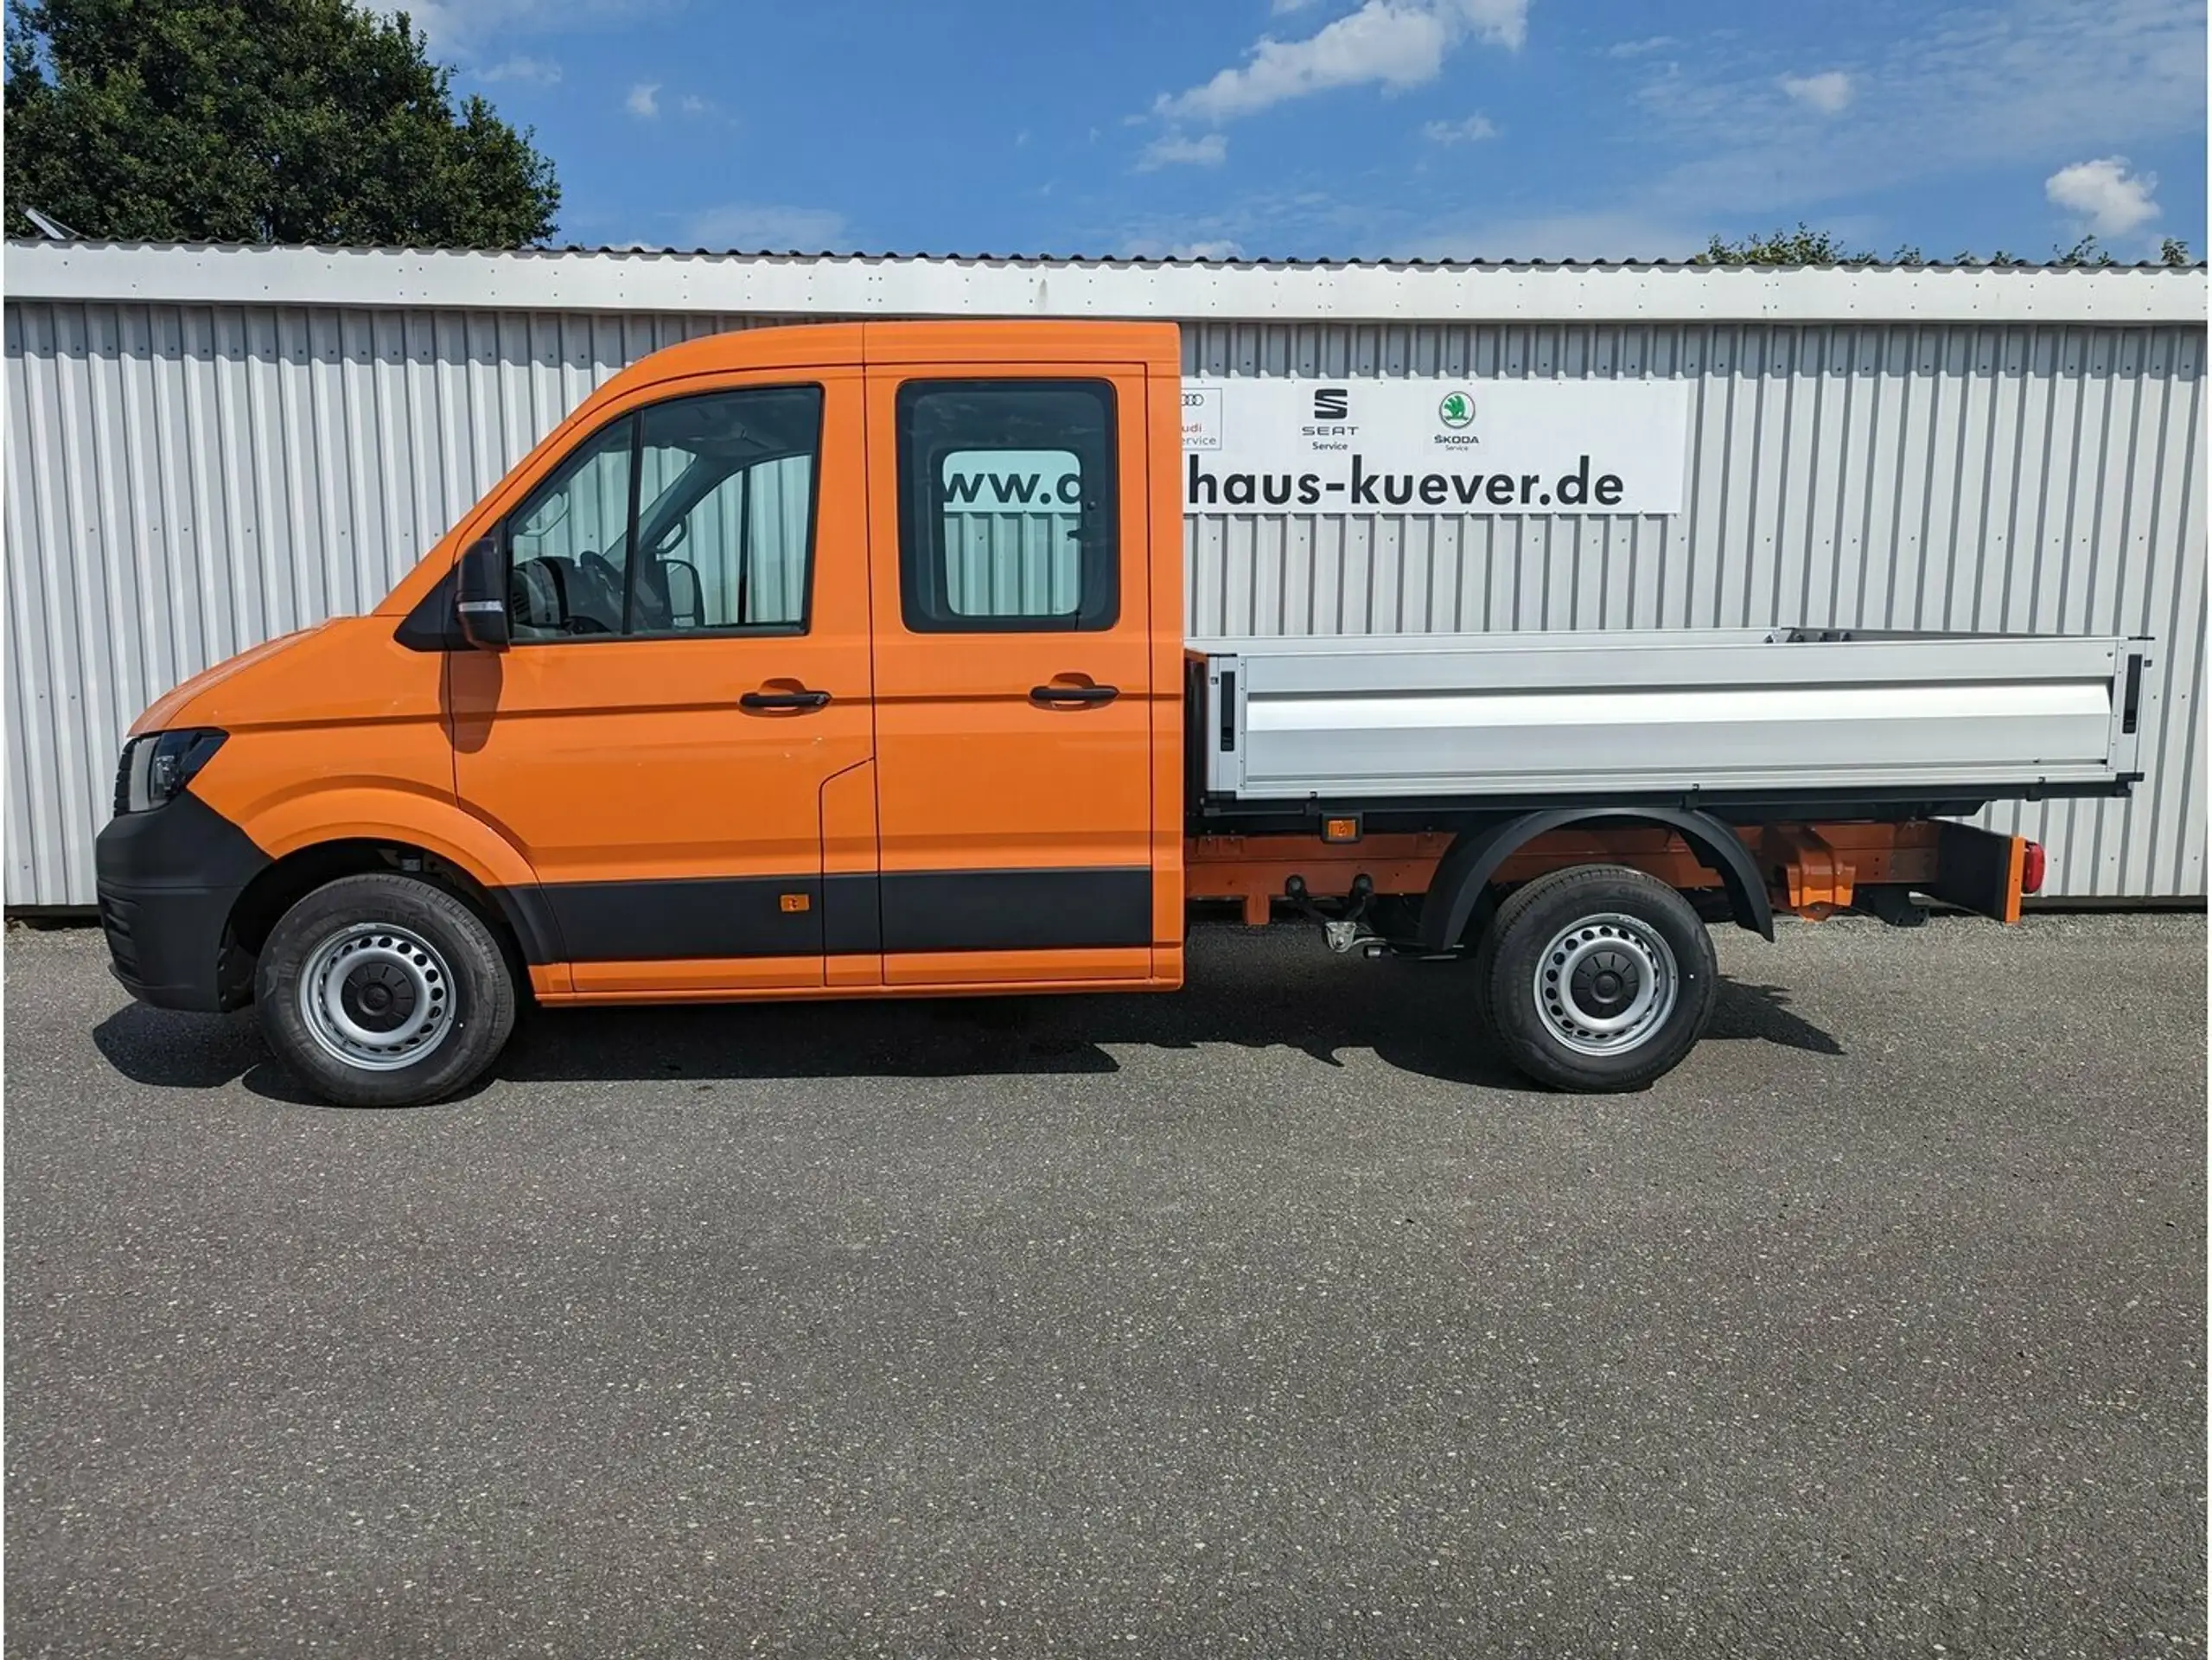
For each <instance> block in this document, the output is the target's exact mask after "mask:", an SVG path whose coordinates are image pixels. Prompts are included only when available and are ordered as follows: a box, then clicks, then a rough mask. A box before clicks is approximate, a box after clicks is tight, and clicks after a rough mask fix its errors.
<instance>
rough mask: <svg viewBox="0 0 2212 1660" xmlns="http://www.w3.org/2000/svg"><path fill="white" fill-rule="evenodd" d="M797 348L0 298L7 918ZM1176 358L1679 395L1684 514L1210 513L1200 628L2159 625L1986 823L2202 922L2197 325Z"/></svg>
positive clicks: (1453, 340) (1265, 350) (2099, 881)
mask: <svg viewBox="0 0 2212 1660" xmlns="http://www.w3.org/2000/svg"><path fill="white" fill-rule="evenodd" d="M14 258H15V255H14V253H13V252H12V251H11V259H14ZM2074 280H2075V281H2079V282H2086V281H2091V280H2094V279H2092V278H2082V277H2077V278H2075V279H2074ZM2164 280H2173V279H2171V278H2167V279H2164ZM10 286H11V290H12V289H14V287H15V272H14V271H13V269H11V271H10ZM2200 303H2201V302H2200ZM798 320H800V318H798V317H795V316H787V317H777V316H761V315H756V314H755V315H746V316H738V315H730V314H704V313H685V314H662V315H636V314H631V315H620V314H613V313H605V312H597V313H586V312H566V313H563V312H542V311H527V312H526V311H503V310H432V309H400V308H398V307H396V306H395V307H392V308H389V309H379V308H373V307H368V306H315V307H309V306H277V305H265V304H230V303H217V304H198V303H194V304H171V303H154V302H150V303H110V302H106V301H98V302H78V301H70V300H63V299H42V298H19V297H16V296H15V295H14V293H12V292H11V296H10V299H9V301H8V303H7V308H6V357H7V367H6V373H7V395H6V406H7V418H8V450H7V480H6V482H7V509H6V511H7V518H6V544H7V546H6V556H7V565H6V568H7V583H8V629H9V661H10V685H9V687H8V718H7V744H8V750H7V763H8V769H9V776H10V786H11V787H10V789H9V792H8V814H9V817H8V829H7V834H8V870H7V880H6V900H7V903H9V904H10V905H64V904H67V905H83V904H89V903H91V902H92V854H91V848H92V835H93V834H94V833H95V832H96V831H97V829H98V828H99V825H100V824H101V823H102V822H103V821H104V820H105V817H106V814H107V810H108V804H109V800H110V794H111V788H112V783H111V781H112V776H113V768H114V763H115V756H116V750H117V747H118V741H119V737H120V735H121V732H122V731H123V729H124V726H125V725H127V724H128V723H129V722H130V720H131V718H133V717H134V716H135V715H136V714H137V712H138V711H139V710H140V709H141V708H143V706H145V705H146V704H148V703H149V702H150V701H151V700H152V699H154V698H155V697H156V696H158V695H159V694H160V693H163V692H164V691H166V690H167V689H168V688H169V687H170V686H173V685H175V683H176V682H177V681H179V680H182V679H184V678H185V677H187V676H188V675H190V674H194V673H195V672H197V671H198V670H199V669H201V668H202V667H207V665H208V664H211V663H214V662H216V661H220V660H221V659H223V658H224V657H226V656H228V655H230V654H233V653H234V652H237V651H239V650H241V649H243V648H245V647H246V646H249V645H252V644H253V643H254V642H257V641H259V640H263V639H265V638H268V637H270V636H271V635H277V634H280V633H283V632H284V631H286V630H288V629H294V628H298V627H301V626H303V625H306V624H308V623H313V622H315V621H316V620H318V619H320V618H321V617H322V616H326V615H329V614H332V613H335V612H348V611H359V610H364V609H366V608H367V607H368V606H371V605H373V604H374V603H376V602H377V600H379V598H381V597H382V596H383V595H384V594H385V593H386V591H388V590H389V589H390V588H391V587H392V584H394V583H395V582H396V581H397V580H398V578H399V576H400V575H401V574H402V573H403V572H404V571H405V570H406V569H407V568H408V567H409V566H410V565H412V564H413V563H414V562H415V560H416V559H418V557H419V556H420V555H421V553H422V552H423V551H424V550H425V549H426V548H428V547H429V546H430V545H431V544H432V543H433V542H434V541H436V540H437V538H438V537H439V536H440V535H442V534H443V532H444V531H445V530H446V528H447V527H449V526H450V525H451V523H452V522H453V521H454V520H456V519H457V518H458V517H459V516H460V514H461V513H462V510H463V509H465V508H467V507H468V506H469V504H470V503H471V502H473V501H475V499H476V498H477V497H478V496H479V495H481V494H482V493H483V491H484V490H485V489H487V488H489V486H490V485H491V484H492V483H493V482H495V481H496V480H497V478H498V477H499V476H500V474H501V473H502V472H503V471H504V470H505V469H506V468H507V466H508V465H509V464H510V463H512V462H513V460H514V459H515V458H517V457H519V456H521V455H522V454H523V453H524V452H525V451H526V450H527V449H528V448H529V447H530V445H531V444H533V443H534V442H535V441H536V440H537V439H538V438H539V437H540V436H542V434H543V433H544V432H545V431H547V430H548V429H549V428H550V427H551V425H553V424H554V423H555V422H556V421H558V419H559V418H560V417H561V416H563V415H564V414H565V413H566V412H567V411H568V410H569V409H570V408H571V407H572V406H573V405H575V404H576V403H577V401H579V400H580V399H582V398H583V395H584V394H585V393H587V392H588V391H589V390H590V388H592V387H593V386H596V385H597V384H599V383H600V382H601V381H602V380H605V379H606V378H608V377H609V375H611V374H613V373H615V371H616V370H617V369H619V368H620V367H622V365H623V364H625V363H627V362H628V361H632V360H633V359H634V358H636V357H639V356H641V355H643V354H645V353H647V352H649V351H652V350H654V349H656V348H659V347H661V346H665V345H668V344H672V343H673V342H676V341H679V340H682V339H685V338H689V337H691V336H692V335H699V334H704V333H711V332H714V331H717V330H719V329H734V328H742V327H748V326H753V325H757V324H761V323H765V322H779V321H798ZM804 320H806V321H821V320H824V319H823V317H822V316H820V315H819V314H812V315H809V316H806V318H805V319H804ZM1184 342H1185V345H1184V352H1185V365H1184V367H1185V368H1186V369H1187V370H1188V371H1189V372H1191V373H1202V374H1208V375H1222V376H1226V375H1240V374H1318V375H1329V376H1345V377H1352V376H1373V375H1402V376H1430V375H1433V376H1448V377H1452V378H1454V379H1470V378H1481V377H1485V376H1489V375H1494V374H1501V375H1555V374H1556V375H1568V376H1586V375H1587V376H1598V377H1608V376H1617V375H1643V374H1652V375H1659V376H1680V377H1682V378H1684V379H1686V380H1689V381H1691V383H1692V386H1693V387H1694V398H1695V402H1694V413H1693V421H1692V457H1691V463H1690V466H1691V471H1690V482H1689V490H1690V495H1689V506H1688V508H1687V510H1686V511H1685V512H1683V513H1681V514H1675V515H1672V516H1670V517H1667V518H1629V517H1603V516H1597V515H1585V516H1582V517H1578V518H1570V517H1556V518H1555V517H1551V516H1548V515H1526V516H1522V515H1500V516H1495V517H1479V518H1466V519H1462V518H1459V517H1457V516H1445V515H1429V514H1400V513H1392V514H1365V515H1344V514H1331V515H1316V514H1295V513H1283V512H1266V513H1260V512H1229V513H1214V514H1206V515H1203V516H1202V518H1200V519H1197V520H1194V521H1193V522H1192V527H1191V529H1190V532H1189V536H1190V540H1191V547H1192V557H1191V559H1190V560H1189V584H1190V591H1189V596H1188V599H1189V625H1190V627H1191V629H1192V630H1193V632H1202V633H1238V634H1245V633H1249V634H1270V633H1328V632H1348V633H1365V632H1382V631H1392V630H1409V631H1428V630H1445V629H1563V628H1657V627H1687V626H1725V625H1741V624H1745V623H1777V622H1780V623H1812V624H1824V625H1825V624H1842V625H1852V624H1857V625H1865V626H1881V627H1921V628H1950V629H1991V630H1994V629H2023V630H2024V629H2033V630H2036V631H2038V632H2045V631H2049V632H2070V633H2088V632H2107V633H2150V634H2155V635H2158V638H2159V641H2160V642H2161V648H2160V653H2159V663H2158V671H2157V672H2158V674H2161V675H2163V676H2164V681H2163V684H2164V698H2163V699H2162V700H2161V702H2160V703H2159V704H2158V706H2157V709H2156V712H2157V716H2158V729H2157V730H2155V731H2151V732H2148V733H2146V734H2145V750H2144V753H2145V764H2146V769H2147V770H2148V772H2149V776H2148V777H2147V778H2146V780H2145V782H2144V783H2143V784H2142V785H2141V786H2139V789H2138V791H2137V793H2136V795H2135V797H2134V799H2133V800H2132V801H2127V802H2085V803H2066V802H2060V803H2052V804H2049V805H2047V806H2030V807H2027V808H2018V809H2014V808H2005V809H2001V810H1999V811H1998V813H1996V814H1993V815H1992V816H1993V820H1994V821H1995V822H1996V823H1998V824H1999V825H2000V826H2004V827H2013V826H2014V825H2016V824H2017V825H2018V827H2021V828H2023V829H2024V830H2025V831H2026V833H2030V834H2032V835H2037V836H2038V837H2039V838H2040V839H2042V840H2044V841H2045V842H2046V843H2047V844H2049V846H2050V848H2051V852H2052V858H2053V866H2052V874H2051V880H2050V883H2049V891H2052V892H2054V893H2060V894H2066V895H2073V896H2088V895H2104V896H2112V897H2174V896H2193V895H2201V894H2202V893H2203V892H2204V891H2205V883H2204V869H2203V850H2204V838H2205V815H2204V784H2203V779H2202V769H2201V768H2200V767H2199V766H2198V765H2197V764H2196V753H2197V751H2198V750H2199V749H2200V747H2201V746H2202V736H2201V734H2200V731H2199V718H2198V710H2199V708H2200V706H2201V704H2202V694H2203V686H2202V679H2203V663H2202V643H2203V639H2204V630H2205V582H2204V550H2205V521H2204V504H2203V488H2202V462H2201V459H2200V456H2201V450H2202V434H2201V430H2200V418H2201V414H2200V411H2201V383H2202V370H2203V356H2204V344H2205V338H2204V330H2203V328H2202V323H2201V322H2194V323H2192V322H2178V323H2175V322H2163V323H2158V324H2155V325H2145V326H2125V327H2122V326H2113V327H2102V326H2100V327H2077V326H2064V325H2057V324H2021V325H2017V326H1972V325H1963V324H1962V325H1942V326H1926V327H1916V326H1911V325H1896V324H1891V325H1859V326H1830V325H1826V324H1805V323H1776V322H1748V323H1723V324H1715V323H1707V322H1652V323H1629V324H1621V323H1576V324H1565V325H1545V324H1522V323H1514V324H1503V325H1501V324H1488V325H1484V324H1416V323H1404V324H1384V323H1341V322H1340V323H1324V324H1301V323H1291V322H1259V321H1254V322H1202V323H1195V324H1187V325H1186V327H1185V330H1184Z"/></svg>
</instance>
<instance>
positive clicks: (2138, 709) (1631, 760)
mask: <svg viewBox="0 0 2212 1660" xmlns="http://www.w3.org/2000/svg"><path fill="white" fill-rule="evenodd" d="M1190 649H1191V650H1192V651H1193V652H1195V653H1202V654H1203V655H1204V659H1205V667H1204V674H1203V675H1202V677H1200V678H1202V684H1203V688H1204V706H1203V708H1202V709H1195V710H1193V711H1192V712H1191V715H1190V720H1189V725H1190V731H1191V734H1192V737H1191V741H1192V743H1194V744H1196V745H1197V746H1198V747H1199V749H1200V750H1201V752H1202V757H1203V761H1202V766H1197V767H1195V768H1194V771H1195V772H1196V773H1197V775H1198V776H1201V777H1202V780H1203V791H1204V795H1205V796H1206V797H1207V798H1208V800H1210V801H1214V802H1216V803H1221V804H1251V805H1265V804H1271V803H1272V804H1275V805H1278V806H1282V805H1287V804H1291V803H1303V802H1310V801H1317V802H1322V803H1329V804H1335V803H1342V804H1352V803H1359V802H1375V803H1388V802H1393V801H1415V800H1419V801H1445V800H1455V799H1463V798H1482V799H1485V800H1496V801H1499V802H1500V803H1501V804H1508V803H1511V802H1514V801H1523V800H1559V799H1571V798H1575V797H1580V796H1589V795H1609V796H1613V797H1616V798H1618V797H1627V796H1638V795H1641V796H1654V795H1656V796H1667V797H1682V798H1696V799H1701V800H1708V801H1719V800H1725V799H1728V798H1730V797H1739V798H1745V799H1753V798H1757V799H1782V798H1788V797H1795V796H1819V797H1822V798H1825V799H1833V800H1848V799H1851V798H1853V797H1857V796H1861V795H1864V796H1867V797H1870V798H1871V797H1876V796H1884V795H1888V796H1898V795H1916V796H1922V797H1927V798H1943V799H1961V800H1966V799H1970V800H1973V801H1988V800H1997V799H2007V798H2015V797H2022V796H2030V797H2032V796H2037V795H2079V794H2094V793H2104V792H2107V791H2111V790H2114V789H2125V788H2126V784H2127V783H2128V782H2130V781H2131V780H2132V778H2133V777H2134V776H2136V748H2137V741H2138V740H2137V734H2138V731H2139V728H2140V726H2141V725H2142V723H2143V721H2144V720H2145V718H2147V712H2146V708H2145V705H2146V704H2147V702H2148V700H2149V699H2151V698H2152V697H2153V696H2154V695H2155V693H2153V692H2152V690H2151V687H2152V686H2153V685H2154V684H2155V682H2154V681H2153V680H2151V679H2150V678H2149V677H2147V676H2146V675H2145V673H2144V670H2145V667H2146V665H2147V663H2148V661H2149V659H2148V656H2147V654H2148V652H2149V651H2150V649H2151V642H2147V641H2140V640H2129V639H2126V638H2122V637H2119V636H2114V635H2094V636H2049V635H2043V636H2038V635H1967V634H1896V633H1871V632H1864V631H1858V630H1852V631H1841V630H1836V631H1826V632H1822V631H1815V630H1807V629H1683V630H1676V631H1653V630H1648V629H1640V630H1636V631H1634V632H1612V631H1604V632H1598V631H1592V632H1585V633H1568V634H1488V635H1464V634H1461V635H1380V636H1371V637H1367V638H1341V637H1339V638H1328V639H1308V638H1291V637H1266V638H1263V637H1250V636H1246V637H1239V638H1213V639H1200V640H1195V641H1193V642H1190Z"/></svg>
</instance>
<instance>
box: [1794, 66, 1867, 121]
mask: <svg viewBox="0 0 2212 1660" xmlns="http://www.w3.org/2000/svg"><path fill="white" fill-rule="evenodd" d="M1776 85H1778V86H1781V88H1782V91H1783V92H1785V93H1788V94H1789V96H1790V97H1791V98H1793V99H1795V100H1796V101H1797V102H1798V103H1800V104H1802V105H1806V106H1807V108H1809V109H1815V110H1818V111H1820V113H1821V114H1822V115H1840V114H1842V113H1843V112H1844V110H1845V108H1846V107H1847V106H1848V105H1850V103H1851V94H1852V85H1851V77H1850V76H1849V75H1847V74H1845V73H1844V72H1843V71H1842V70H1840V69H1824V70H1822V71H1821V72H1820V73H1819V74H1817V75H1784V76H1783V77H1782V79H1781V80H1780V81H1778V82H1777V83H1776Z"/></svg>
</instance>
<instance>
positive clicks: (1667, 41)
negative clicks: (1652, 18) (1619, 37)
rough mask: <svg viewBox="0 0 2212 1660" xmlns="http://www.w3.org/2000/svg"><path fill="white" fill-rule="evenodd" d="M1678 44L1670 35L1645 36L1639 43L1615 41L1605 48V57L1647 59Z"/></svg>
mask: <svg viewBox="0 0 2212 1660" xmlns="http://www.w3.org/2000/svg"><path fill="white" fill-rule="evenodd" d="M1680 44H1681V42H1680V41H1678V40H1676V39H1675V38H1674V37H1673V35H1645V36H1644V38H1643V39H1641V40H1640V41H1614V42H1613V44H1612V45H1610V46H1609V47H1607V48H1605V55H1606V56H1607V57H1609V58H1641V57H1648V55H1650V54H1652V53H1654V52H1664V51H1665V50H1667V48H1668V47H1670V46H1680Z"/></svg>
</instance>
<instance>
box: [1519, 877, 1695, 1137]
mask: <svg viewBox="0 0 2212 1660" xmlns="http://www.w3.org/2000/svg"><path fill="white" fill-rule="evenodd" d="M1476 967H1477V970H1478V975H1479V979H1480V982H1481V983H1480V984H1479V985H1478V986H1477V987H1476V997H1477V999H1478V1005H1479V1008H1480V1012H1481V1015H1482V1025H1483V1026H1484V1027H1485V1028H1486V1030H1487V1031H1488V1033H1489V1035H1490V1036H1491V1037H1492V1038H1494V1039H1495V1042H1496V1043H1497V1044H1498V1046H1499V1047H1500V1049H1501V1050H1503V1052H1504V1054H1505V1055H1506V1057H1507V1058H1508V1059H1509V1060H1510V1061H1511V1062H1512V1063H1514V1066H1516V1067H1517V1068H1519V1069H1520V1070H1521V1071H1523V1072H1525V1073H1527V1075H1528V1076H1530V1077H1532V1078H1534V1079H1536V1080H1537V1081H1538V1082H1543V1083H1548V1084H1551V1085H1552V1086H1554V1087H1555V1088H1558V1089H1571V1090H1576V1091H1579V1092H1582V1093H1585V1094H1598V1093H1605V1092H1610V1091H1617V1090H1626V1089H1642V1088H1643V1087H1644V1086H1645V1085H1647V1084H1648V1083H1650V1082H1653V1081H1654V1079H1657V1078H1660V1077H1663V1076H1666V1074H1667V1073H1668V1072H1670V1071H1672V1070H1673V1069H1674V1068H1675V1066H1676V1065H1677V1064H1679V1063H1680V1061H1681V1059H1682V1057H1684V1056H1686V1055H1687V1054H1688V1053H1689V1052H1690V1050H1692V1048H1693V1047H1694V1046H1695V1045H1696V1044H1697V1041H1698V1039H1699V1037H1701V1036H1702V1035H1703V1034H1704V1032H1705V1025H1706V1023H1707V1022H1708V1021H1710V1020H1711V1019H1712V1005H1713V997H1714V993H1715V991H1716V988H1717V986H1718V980H1719V967H1718V960H1717V959H1716V957H1715V955H1714V953H1713V947H1712V935H1711V934H1710V933H1708V932H1707V931H1706V929H1705V923H1704V922H1703V921H1702V920H1700V919H1699V916H1698V914H1697V911H1696V910H1694V909H1693V908H1692V906H1691V904H1690V903H1689V901H1688V900H1686V899H1685V898H1684V897H1682V896H1681V895H1680V893H1678V892H1676V891H1674V890H1673V888H1670V887H1668V886H1667V884H1665V883H1663V882H1661V881H1659V880H1657V879H1656V878H1652V877H1648V876H1646V875H1644V874H1643V873H1642V872H1641V871H1632V870H1629V869H1627V868H1625V867H1623V866H1620V865H1579V866H1577V867H1576V868H1574V869H1572V870H1566V871H1555V872H1552V874H1551V875H1549V876H1545V877H1539V878H1537V879H1536V880H1535V881H1533V882H1531V883H1529V884H1527V885H1526V886H1525V887H1522V888H1520V889H1517V890H1516V891H1514V893H1513V894H1511V895H1510V896H1509V897H1508V898H1507V899H1506V901H1505V902H1504V903H1502V904H1501V905H1500V906H1499V907H1498V912H1497V916H1495V919H1493V921H1492V922H1491V923H1490V926H1489V929H1488V931H1487V932H1485V933H1484V934H1483V935H1482V943H1481V944H1480V945H1479V946H1478V947H1477V948H1476Z"/></svg>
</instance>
